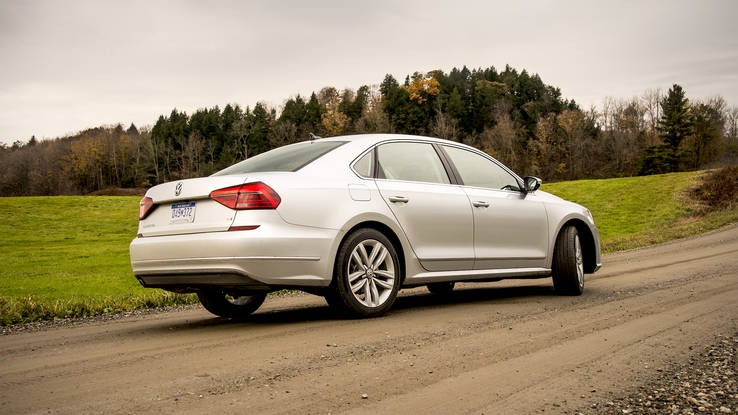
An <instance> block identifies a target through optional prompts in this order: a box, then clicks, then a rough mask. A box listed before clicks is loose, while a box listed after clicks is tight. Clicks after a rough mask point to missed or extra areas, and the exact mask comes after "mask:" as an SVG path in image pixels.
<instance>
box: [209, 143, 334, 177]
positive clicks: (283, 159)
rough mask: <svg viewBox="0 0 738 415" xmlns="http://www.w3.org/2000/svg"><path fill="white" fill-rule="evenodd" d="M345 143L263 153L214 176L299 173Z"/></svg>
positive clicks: (305, 144)
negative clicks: (283, 172)
mask: <svg viewBox="0 0 738 415" xmlns="http://www.w3.org/2000/svg"><path fill="white" fill-rule="evenodd" d="M345 143H346V142H345V141H304V142H302V143H297V144H291V145H288V146H284V147H279V148H275V149H274V150H270V151H267V152H266V153H261V154H259V155H257V156H254V157H251V158H248V159H246V160H244V161H242V162H240V163H236V164H234V165H232V166H230V167H226V168H225V169H223V170H221V171H219V172H217V173H214V174H213V176H225V175H228V174H244V173H256V172H267V171H297V170H300V169H301V168H303V167H305V166H307V165H308V164H310V163H312V162H313V161H315V160H317V159H318V158H319V157H320V156H322V155H324V154H326V153H328V152H329V151H331V150H333V149H335V148H337V147H339V146H341V145H343V144H345Z"/></svg>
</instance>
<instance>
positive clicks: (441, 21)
mask: <svg viewBox="0 0 738 415" xmlns="http://www.w3.org/2000/svg"><path fill="white" fill-rule="evenodd" d="M510 3H511V2H501V1H499V2H498V1H466V2H465V1H417V0H413V1H402V2H393V1H388V0H380V1H374V2H346V1H331V0H315V1H311V2H303V1H294V0H291V1H277V2H273V1H214V2H199V1H156V2H150V1H140V0H135V1H127V2H113V1H82V0H70V1H64V2H58V1H52V0H29V1H21V0H9V1H7V0H6V1H4V2H0V54H1V56H2V57H3V64H2V65H0V141H4V142H6V143H7V142H11V141H13V140H16V139H21V140H27V139H28V138H29V137H30V136H31V135H36V136H37V137H39V138H44V137H56V136H61V135H64V134H67V133H74V132H76V131H79V130H82V129H84V128H88V127H93V126H98V125H101V124H114V123H118V122H121V123H124V124H127V123H130V122H134V123H136V124H137V125H139V126H141V125H147V124H152V123H153V122H154V121H155V119H156V117H157V116H158V115H160V114H165V113H169V111H171V109H172V108H175V107H176V108H178V109H180V110H184V111H188V112H192V111H194V110H196V109H197V108H203V107H211V106H214V105H224V104H226V103H238V104H239V105H241V106H243V107H246V106H253V105H254V104H255V103H256V102H257V101H258V100H264V101H266V102H268V103H270V104H271V105H273V106H277V107H278V106H279V105H281V104H282V101H283V100H284V99H286V98H288V97H289V96H292V95H295V94H297V93H300V94H303V95H304V94H309V93H310V92H311V91H314V90H318V89H320V88H321V87H323V86H327V85H331V86H335V87H337V88H339V89H342V88H358V87H359V86H361V85H362V84H365V83H369V84H372V83H379V82H381V80H382V78H383V77H384V75H385V74H386V73H390V74H393V75H395V76H396V77H398V78H401V77H404V76H405V75H407V74H411V73H412V72H414V71H429V70H432V69H441V70H444V71H449V70H451V69H452V68H453V67H454V66H461V65H467V66H469V67H472V68H477V67H488V66H495V67H497V68H499V69H502V68H504V66H505V65H506V64H510V65H512V66H514V67H516V68H518V69H527V70H528V71H529V72H534V73H538V74H540V75H541V77H542V79H543V80H544V82H546V83H549V84H552V85H555V86H557V87H560V88H561V90H562V93H563V95H564V96H565V97H567V98H572V99H575V100H576V101H577V102H579V103H580V104H581V105H582V106H583V107H585V108H586V107H588V106H590V105H597V104H599V103H601V102H602V100H603V99H604V98H606V97H608V96H614V97H622V98H628V97H631V96H634V95H639V94H641V93H643V92H644V91H645V90H647V89H651V88H661V89H664V90H665V89H667V88H669V87H670V86H671V84H672V83H680V84H681V85H682V86H684V88H685V90H686V92H687V94H688V96H690V97H692V98H697V99H700V98H706V97H710V96H714V95H722V96H723V97H724V98H726V100H727V101H728V103H729V104H731V105H738V82H737V81H738V79H737V77H738V70H737V69H738V52H737V51H738V40H737V39H738V29H736V25H735V24H734V20H735V18H736V17H737V16H738V13H737V11H738V3H735V2H733V1H729V0H708V1H703V2H696V1H619V2H611V3H604V2H592V1H521V2H512V3H514V4H510Z"/></svg>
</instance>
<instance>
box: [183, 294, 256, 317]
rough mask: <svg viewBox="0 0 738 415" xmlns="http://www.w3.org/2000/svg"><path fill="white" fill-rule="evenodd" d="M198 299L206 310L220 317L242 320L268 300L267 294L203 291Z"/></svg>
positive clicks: (198, 295)
mask: <svg viewBox="0 0 738 415" xmlns="http://www.w3.org/2000/svg"><path fill="white" fill-rule="evenodd" d="M197 298H198V299H200V303H201V304H202V306H203V307H205V309H206V310H208V311H209V312H211V313H213V314H215V315H216V316H220V317H228V318H242V317H246V316H248V315H250V314H251V313H253V312H254V311H256V310H257V309H258V308H259V307H260V306H261V304H262V303H264V299H265V298H266V293H255V294H249V295H244V294H242V293H237V292H226V291H223V290H203V291H199V292H198V293H197Z"/></svg>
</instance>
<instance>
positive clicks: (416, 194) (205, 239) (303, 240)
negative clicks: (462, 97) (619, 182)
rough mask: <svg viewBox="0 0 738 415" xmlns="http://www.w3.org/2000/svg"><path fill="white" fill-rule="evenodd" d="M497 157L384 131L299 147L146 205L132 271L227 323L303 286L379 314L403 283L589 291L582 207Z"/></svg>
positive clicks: (586, 217)
mask: <svg viewBox="0 0 738 415" xmlns="http://www.w3.org/2000/svg"><path fill="white" fill-rule="evenodd" d="M540 184H541V181H540V179H538V178H535V177H526V178H520V177H519V176H517V175H516V174H515V173H513V172H512V171H511V170H509V169H508V168H507V167H505V166H504V165H502V164H501V163H500V162H498V161H497V160H495V159H493V158H492V157H490V156H489V155H487V154H485V153H483V152H481V151H479V150H477V149H474V148H472V147H469V146H466V145H463V144H460V143H456V142H452V141H446V140H441V139H435V138H429V137H418V136H403V135H389V134H371V135H356V136H342V137H333V138H327V139H314V140H311V141H304V142H300V143H296V144H292V145H288V146H284V147H280V148H277V149H274V150H271V151H269V152H266V153H262V154H260V155H258V156H255V157H252V158H249V159H247V160H244V161H242V162H240V163H238V164H235V165H233V166H230V167H228V168H226V169H224V170H222V171H220V172H218V173H215V174H213V175H212V176H209V177H204V178H197V179H189V180H182V181H176V182H171V183H164V184H161V185H158V186H155V187H152V188H151V189H149V191H148V192H147V193H146V196H145V197H144V198H143V199H142V200H141V204H140V209H139V228H138V236H137V237H136V238H135V239H134V240H133V242H132V243H131V246H130V254H131V265H132V267H133V273H134V274H135V276H136V278H138V280H139V281H140V282H141V284H142V285H143V286H145V287H154V288H163V289H165V290H169V291H173V292H182V293H187V292H195V293H197V295H198V297H199V299H200V302H201V303H202V304H203V306H204V307H205V308H206V309H207V310H209V311H210V312H212V313H214V314H216V315H219V316H224V317H239V316H245V315H248V314H250V313H252V312H253V311H255V310H256V309H257V308H258V307H259V306H260V305H261V304H262V302H263V301H264V299H265V297H266V294H267V293H268V292H270V291H274V290H279V289H297V290H302V291H306V292H310V293H314V294H318V295H322V296H325V298H326V300H327V301H328V303H329V304H330V305H331V306H333V307H334V308H336V309H337V310H339V311H341V312H343V313H346V314H348V315H351V316H355V317H371V316H378V315H381V314H383V313H385V312H386V311H387V310H389V309H390V308H391V307H392V304H393V303H394V301H395V299H396V298H397V293H398V290H399V289H400V288H406V287H415V286H420V285H426V286H427V287H428V289H429V290H430V291H431V292H433V293H438V294H443V293H448V292H450V291H451V290H452V289H453V288H454V283H455V282H458V281H464V282H473V281H477V282H482V281H497V280H500V279H503V278H544V277H552V279H553V286H554V289H555V291H556V292H557V293H559V294H563V295H580V294H581V293H582V290H583V287H584V274H585V273H593V272H595V271H596V270H597V269H599V267H600V265H601V257H600V238H599V231H598V230H597V227H596V226H595V224H594V219H593V218H592V215H591V214H590V212H589V210H587V209H586V208H584V207H582V206H580V205H578V204H575V203H572V202H567V201H565V200H563V199H561V198H558V197H556V196H553V195H551V194H548V193H546V192H543V191H541V190H538V188H539V186H540Z"/></svg>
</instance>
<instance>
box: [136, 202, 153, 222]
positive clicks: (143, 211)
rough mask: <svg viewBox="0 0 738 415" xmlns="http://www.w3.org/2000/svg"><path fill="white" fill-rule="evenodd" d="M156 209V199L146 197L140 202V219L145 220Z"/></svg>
mask: <svg viewBox="0 0 738 415" xmlns="http://www.w3.org/2000/svg"><path fill="white" fill-rule="evenodd" d="M152 210H154V199H152V198H150V197H144V198H143V199H141V202H140V203H139V204H138V220H144V219H146V217H147V216H149V213H151V211H152Z"/></svg>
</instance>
